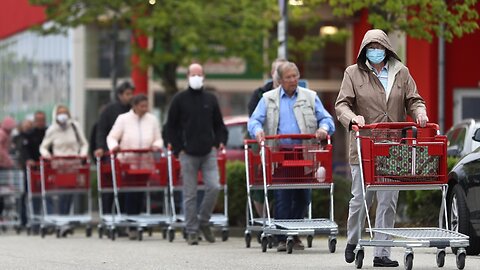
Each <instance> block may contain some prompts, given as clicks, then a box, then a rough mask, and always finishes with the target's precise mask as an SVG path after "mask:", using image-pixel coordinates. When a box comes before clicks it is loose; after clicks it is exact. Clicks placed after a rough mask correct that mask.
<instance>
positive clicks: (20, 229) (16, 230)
mask: <svg viewBox="0 0 480 270" xmlns="http://www.w3.org/2000/svg"><path fill="white" fill-rule="evenodd" d="M15 232H16V233H17V234H20V233H21V232H22V227H20V226H15Z"/></svg>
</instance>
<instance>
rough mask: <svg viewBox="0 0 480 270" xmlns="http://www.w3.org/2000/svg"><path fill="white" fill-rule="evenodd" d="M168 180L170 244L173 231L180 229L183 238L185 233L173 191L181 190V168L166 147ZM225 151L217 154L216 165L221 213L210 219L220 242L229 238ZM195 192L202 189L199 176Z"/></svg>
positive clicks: (183, 221) (182, 218)
mask: <svg viewBox="0 0 480 270" xmlns="http://www.w3.org/2000/svg"><path fill="white" fill-rule="evenodd" d="M167 156H168V179H169V200H170V213H171V216H170V221H169V226H168V229H167V236H168V241H170V242H172V241H173V240H174V239H175V230H176V229H182V230H183V236H184V238H186V233H185V226H186V224H185V215H184V214H180V213H177V210H176V203H175V198H174V196H173V195H174V192H175V191H181V190H182V180H181V168H180V161H179V160H178V159H177V158H176V157H175V156H174V155H173V151H172V149H171V147H170V146H169V147H168V154H167ZM226 162H227V157H226V151H225V148H223V149H220V150H219V151H218V152H217V165H218V173H219V177H220V179H219V182H220V189H221V190H222V191H223V213H215V212H214V213H212V215H211V217H210V224H211V225H212V226H213V227H214V228H216V229H219V230H220V231H221V234H222V241H227V240H228V237H229V226H228V182H227V176H226ZM198 181H199V182H198V187H197V190H202V189H204V186H203V182H202V179H201V175H200V174H199V175H198Z"/></svg>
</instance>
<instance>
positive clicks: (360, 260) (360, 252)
mask: <svg viewBox="0 0 480 270" xmlns="http://www.w3.org/2000/svg"><path fill="white" fill-rule="evenodd" d="M364 256H365V253H364V251H363V249H359V250H358V251H357V254H355V266H356V267H357V269H361V268H362V266H363V257H364Z"/></svg>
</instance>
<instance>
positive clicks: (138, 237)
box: [137, 229, 143, 241]
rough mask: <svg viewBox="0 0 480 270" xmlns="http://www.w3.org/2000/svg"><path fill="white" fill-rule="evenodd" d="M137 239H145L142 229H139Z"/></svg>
mask: <svg viewBox="0 0 480 270" xmlns="http://www.w3.org/2000/svg"><path fill="white" fill-rule="evenodd" d="M137 240H138V241H142V240H143V230H142V229H139V230H137Z"/></svg>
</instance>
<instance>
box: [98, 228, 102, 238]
mask: <svg viewBox="0 0 480 270" xmlns="http://www.w3.org/2000/svg"><path fill="white" fill-rule="evenodd" d="M98 238H100V239H102V238H103V227H100V226H99V227H98Z"/></svg>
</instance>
